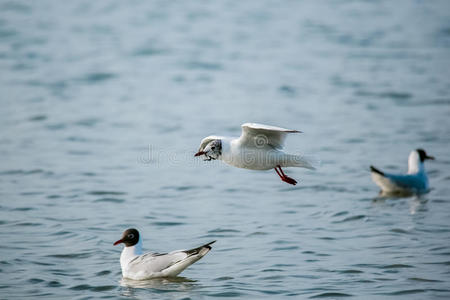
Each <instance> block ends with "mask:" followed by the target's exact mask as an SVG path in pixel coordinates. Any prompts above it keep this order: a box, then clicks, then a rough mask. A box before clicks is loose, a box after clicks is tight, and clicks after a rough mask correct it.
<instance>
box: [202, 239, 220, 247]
mask: <svg viewBox="0 0 450 300" xmlns="http://www.w3.org/2000/svg"><path fill="white" fill-rule="evenodd" d="M215 242H217V240H214V241H212V242H209V243H208V244H205V245H204V246H203V247H207V248H209V249H211V245H212V244H214V243H215Z"/></svg>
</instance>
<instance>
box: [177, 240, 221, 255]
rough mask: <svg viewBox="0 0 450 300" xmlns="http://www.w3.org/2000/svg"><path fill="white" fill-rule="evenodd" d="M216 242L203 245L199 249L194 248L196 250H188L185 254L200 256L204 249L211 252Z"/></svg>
mask: <svg viewBox="0 0 450 300" xmlns="http://www.w3.org/2000/svg"><path fill="white" fill-rule="evenodd" d="M215 242H216V241H212V242H209V243H207V244H204V245H202V246H200V247H197V248H194V249H190V250H186V251H184V252H185V253H187V254H188V255H195V254H198V253H199V252H200V250H202V249H203V248H206V249H208V251H209V250H211V249H212V247H211V245H212V244H214V243H215Z"/></svg>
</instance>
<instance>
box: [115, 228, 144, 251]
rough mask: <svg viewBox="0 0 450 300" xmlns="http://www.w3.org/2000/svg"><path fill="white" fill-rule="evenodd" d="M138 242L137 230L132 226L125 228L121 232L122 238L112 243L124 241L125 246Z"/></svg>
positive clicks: (116, 243)
mask: <svg viewBox="0 0 450 300" xmlns="http://www.w3.org/2000/svg"><path fill="white" fill-rule="evenodd" d="M138 242H139V231H137V230H136V229H134V228H130V229H127V230H125V231H124V232H123V234H122V238H121V239H120V240H118V241H116V242H115V243H114V246H115V245H118V244H121V243H124V244H125V247H131V246H134V245H136V244H137V243H138Z"/></svg>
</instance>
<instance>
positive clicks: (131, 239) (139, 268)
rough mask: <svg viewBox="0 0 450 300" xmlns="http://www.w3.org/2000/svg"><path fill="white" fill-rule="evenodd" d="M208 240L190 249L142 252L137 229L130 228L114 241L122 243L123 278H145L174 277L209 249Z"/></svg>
mask: <svg viewBox="0 0 450 300" xmlns="http://www.w3.org/2000/svg"><path fill="white" fill-rule="evenodd" d="M214 242H215V241H212V242H209V243H207V244H205V245H203V246H200V247H197V248H194V249H190V250H177V251H172V252H169V253H162V254H161V253H145V254H143V253H142V239H141V235H140V234H139V231H137V230H136V229H134V228H130V229H127V230H125V231H124V233H123V234H122V238H121V239H120V240H118V241H116V242H115V243H114V246H116V245H118V244H124V245H125V247H124V248H123V250H122V254H121V255H120V266H121V268H122V275H123V277H124V278H128V279H133V280H145V279H151V278H159V277H175V276H177V275H178V274H180V273H181V272H182V271H183V270H184V269H186V268H187V267H189V266H190V265H192V264H193V263H195V262H196V261H198V260H199V259H200V258H202V257H203V256H205V255H206V254H207V253H208V252H209V251H210V250H211V244H213V243H214Z"/></svg>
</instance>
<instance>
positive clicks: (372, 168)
mask: <svg viewBox="0 0 450 300" xmlns="http://www.w3.org/2000/svg"><path fill="white" fill-rule="evenodd" d="M370 171H371V172H374V173H377V174H380V175H381V176H384V173H383V172H382V171H380V170H378V169H377V168H375V167H374V166H370Z"/></svg>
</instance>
